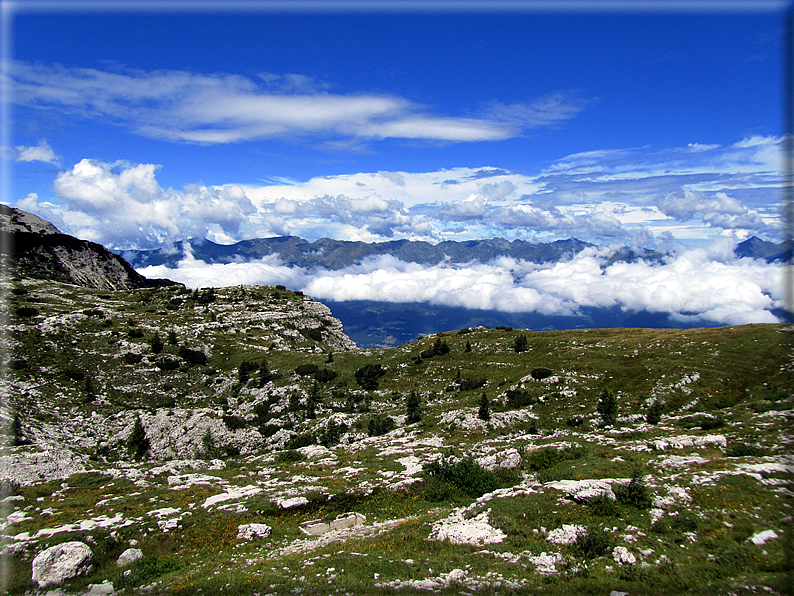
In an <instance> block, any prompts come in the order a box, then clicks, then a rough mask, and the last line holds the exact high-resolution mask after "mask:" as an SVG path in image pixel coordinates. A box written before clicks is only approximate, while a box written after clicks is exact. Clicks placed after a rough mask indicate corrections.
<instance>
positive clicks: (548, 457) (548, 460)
mask: <svg viewBox="0 0 794 596" xmlns="http://www.w3.org/2000/svg"><path fill="white" fill-rule="evenodd" d="M586 455H587V448H585V447H566V448H564V449H557V448H556V447H546V448H544V449H538V450H537V451H533V452H532V453H530V454H529V455H528V456H527V457H526V462H527V466H528V467H529V469H530V470H532V471H533V472H538V471H540V470H546V469H548V468H552V467H554V466H556V465H557V464H558V463H560V462H563V461H570V460H574V459H580V458H582V457H585V456H586Z"/></svg>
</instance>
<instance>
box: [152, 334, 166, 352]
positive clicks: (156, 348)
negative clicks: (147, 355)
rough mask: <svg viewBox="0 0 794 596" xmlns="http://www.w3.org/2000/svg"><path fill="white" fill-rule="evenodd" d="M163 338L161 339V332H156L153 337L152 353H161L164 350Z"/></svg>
mask: <svg viewBox="0 0 794 596" xmlns="http://www.w3.org/2000/svg"><path fill="white" fill-rule="evenodd" d="M163 347H164V345H163V340H162V339H160V334H159V333H155V334H154V337H153V338H152V354H159V353H160V352H162V351H163Z"/></svg>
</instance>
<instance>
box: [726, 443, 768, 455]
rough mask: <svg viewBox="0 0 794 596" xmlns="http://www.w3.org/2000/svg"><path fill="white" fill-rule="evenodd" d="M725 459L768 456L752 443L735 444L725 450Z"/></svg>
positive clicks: (762, 449)
mask: <svg viewBox="0 0 794 596" xmlns="http://www.w3.org/2000/svg"><path fill="white" fill-rule="evenodd" d="M725 455H726V456H727V457H761V456H764V455H768V452H767V450H766V449H764V448H763V447H761V446H759V445H754V444H752V443H737V444H735V445H731V446H730V447H728V449H726V450H725Z"/></svg>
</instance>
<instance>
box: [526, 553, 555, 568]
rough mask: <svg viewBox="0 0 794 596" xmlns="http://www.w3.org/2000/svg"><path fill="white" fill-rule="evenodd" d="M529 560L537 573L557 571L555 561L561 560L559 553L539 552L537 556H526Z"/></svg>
mask: <svg viewBox="0 0 794 596" xmlns="http://www.w3.org/2000/svg"><path fill="white" fill-rule="evenodd" d="M528 559H529V562H530V563H532V564H533V565H534V566H535V571H537V572H538V573H557V567H556V565H557V563H561V562H562V555H561V554H560V553H548V554H547V553H545V552H544V553H540V554H539V555H537V556H530V557H528Z"/></svg>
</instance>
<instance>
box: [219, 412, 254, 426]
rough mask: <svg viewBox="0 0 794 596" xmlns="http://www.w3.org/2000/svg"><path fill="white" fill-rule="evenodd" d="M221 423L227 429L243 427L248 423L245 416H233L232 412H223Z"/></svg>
mask: <svg viewBox="0 0 794 596" xmlns="http://www.w3.org/2000/svg"><path fill="white" fill-rule="evenodd" d="M223 423H224V424H225V425H226V428H228V429H229V430H237V429H240V428H245V427H246V426H247V425H248V423H247V422H246V421H245V418H243V417H242V416H235V415H234V414H224V415H223Z"/></svg>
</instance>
